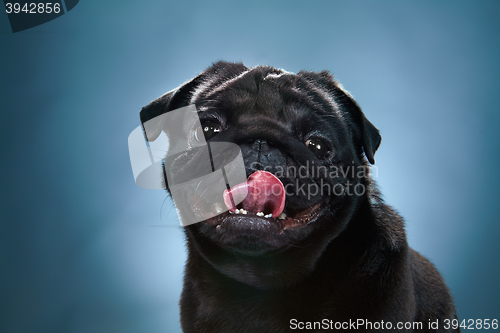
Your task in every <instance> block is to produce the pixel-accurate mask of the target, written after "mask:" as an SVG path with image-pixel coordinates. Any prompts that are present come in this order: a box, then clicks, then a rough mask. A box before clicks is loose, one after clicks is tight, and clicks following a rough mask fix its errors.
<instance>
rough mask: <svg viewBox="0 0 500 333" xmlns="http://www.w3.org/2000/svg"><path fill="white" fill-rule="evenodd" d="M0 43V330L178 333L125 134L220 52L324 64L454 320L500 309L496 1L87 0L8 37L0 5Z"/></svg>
mask: <svg viewBox="0 0 500 333" xmlns="http://www.w3.org/2000/svg"><path fill="white" fill-rule="evenodd" d="M0 52H1V56H0V57H1V58H0V60H1V64H0V83H1V86H0V94H1V95H0V98H1V99H0V102H1V104H0V116H1V117H0V139H1V140H0V156H1V157H0V160H1V163H0V168H1V170H0V171H1V172H0V177H1V178H0V196H1V198H0V269H1V271H0V273H1V274H0V282H1V283H0V306H1V308H0V330H1V331H3V332H52V333H54V332H92V333H97V332H178V331H180V325H179V315H178V299H179V295H180V291H181V286H182V276H183V264H184V261H185V258H186V252H185V247H184V236H183V233H182V230H181V228H180V227H179V226H178V221H177V218H176V214H175V211H174V210H173V209H172V205H171V202H170V200H169V199H165V197H166V195H165V193H164V192H162V191H160V190H144V189H141V188H139V187H137V186H136V185H135V183H134V181H133V177H132V171H131V168H130V161H129V157H128V148H127V137H128V135H129V133H130V132H131V131H132V130H133V129H134V128H135V127H137V126H138V125H139V111H140V109H141V107H142V106H144V105H146V104H147V103H149V102H150V101H151V100H153V99H155V98H156V97H158V96H160V95H161V94H163V93H164V92H166V91H168V90H171V89H173V88H175V87H176V86H178V85H180V84H181V83H183V82H184V81H186V80H188V79H190V78H191V77H193V76H194V75H196V74H197V73H199V72H200V71H202V70H203V69H204V68H205V67H207V66H209V65H210V64H211V62H213V61H217V60H219V59H224V60H232V61H243V62H244V63H245V64H246V65H247V66H254V65H258V64H267V65H272V66H275V67H281V68H284V69H286V70H288V71H293V72H297V71H299V70H300V69H307V70H323V69H327V70H330V71H331V72H332V73H333V74H334V75H335V76H336V78H337V79H338V80H339V81H340V82H341V83H342V84H343V85H344V87H345V88H346V89H347V90H349V91H350V92H352V94H353V95H354V97H355V98H356V99H357V101H358V102H359V104H360V105H361V107H362V108H363V110H364V112H365V114H366V115H367V117H368V119H370V120H371V121H372V122H373V123H374V124H375V125H376V126H377V127H378V128H379V129H380V132H381V134H382V137H383V140H382V145H381V147H380V149H379V151H378V152H377V154H376V156H375V160H376V167H377V170H378V176H377V181H378V183H379V185H380V188H381V190H382V192H383V193H384V197H385V199H386V201H387V202H388V203H389V204H391V205H392V206H393V207H394V208H395V209H396V210H398V211H399V212H400V213H401V214H402V215H403V216H404V217H405V219H406V223H407V232H408V238H409V242H410V244H411V246H412V247H413V248H415V249H416V250H418V251H420V252H421V253H422V254H424V255H425V256H427V257H428V258H429V259H430V260H431V261H432V262H433V263H434V264H435V265H436V266H437V267H438V269H439V270H440V271H441V273H442V274H443V276H444V278H445V279H446V281H447V283H448V285H449V287H450V288H451V290H452V293H453V295H454V297H455V300H456V305H457V307H458V314H459V317H460V318H462V319H469V318H471V319H485V318H489V319H493V318H497V319H500V311H499V310H500V284H499V283H498V280H499V278H500V260H499V259H500V256H499V255H500V242H499V241H498V238H499V236H500V223H499V222H500V202H499V200H498V191H499V188H500V177H499V172H498V165H499V162H500V159H499V157H500V154H499V152H500V139H499V134H498V128H499V125H500V113H499V107H498V105H500V94H499V92H498V90H499V88H500V81H499V80H500V79H499V78H500V65H499V59H500V2H498V1H467V2H464V1H347V0H345V1H302V2H298V1H274V2H273V3H272V4H270V3H269V2H268V1H253V2H251V3H250V2H248V1H247V2H236V3H235V2H225V1H204V2H202V1H199V2H196V1H179V2H172V1H170V2H169V1H124V0H121V1H106V2H104V1H91V0H86V1H80V3H79V4H78V5H77V6H76V7H75V8H74V9H73V10H71V12H68V13H67V14H65V15H63V16H62V17H60V18H58V19H56V20H54V21H51V22H48V23H46V24H44V25H41V26H38V27H35V28H32V29H29V30H26V31H23V32H19V33H16V34H13V33H12V32H11V30H10V26H9V23H8V19H7V15H6V14H0Z"/></svg>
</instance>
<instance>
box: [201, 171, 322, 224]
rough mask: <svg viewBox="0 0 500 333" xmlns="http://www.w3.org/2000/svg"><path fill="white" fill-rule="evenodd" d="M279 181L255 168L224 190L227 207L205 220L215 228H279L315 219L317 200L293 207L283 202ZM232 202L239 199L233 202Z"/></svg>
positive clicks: (320, 206) (318, 208) (283, 190)
mask: <svg viewBox="0 0 500 333" xmlns="http://www.w3.org/2000/svg"><path fill="white" fill-rule="evenodd" d="M285 201H286V192H285V188H284V186H283V183H282V182H281V181H280V180H279V179H278V178H277V177H276V176H275V175H273V174H272V173H270V172H267V171H256V172H254V173H253V174H251V175H250V177H248V180H247V181H246V182H245V183H241V184H238V185H236V186H234V187H232V188H231V189H229V190H226V191H224V203H225V204H226V207H227V209H228V210H229V211H226V212H224V213H222V214H220V215H218V216H216V217H213V218H210V219H208V220H206V221H205V223H206V224H209V225H212V226H215V227H216V228H217V229H218V228H220V226H221V225H222V224H224V223H234V224H238V223H241V224H245V225H246V226H247V227H248V226H250V227H255V228H266V229H267V228H272V229H278V230H279V232H280V233H281V232H283V231H284V230H287V229H295V228H300V227H303V226H305V225H307V224H309V223H310V222H312V221H314V220H316V219H317V218H318V217H319V216H320V215H321V213H322V212H323V208H324V205H323V204H322V203H321V202H320V203H317V204H315V205H313V206H310V207H306V208H302V209H295V208H293V207H287V206H286V205H285ZM235 202H240V203H239V204H237V205H236V204H235Z"/></svg>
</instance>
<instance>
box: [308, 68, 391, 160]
mask: <svg viewBox="0 0 500 333" xmlns="http://www.w3.org/2000/svg"><path fill="white" fill-rule="evenodd" d="M299 75H303V76H304V77H306V78H308V79H313V80H314V82H315V83H317V84H320V86H321V87H322V88H323V89H326V90H327V92H328V93H330V94H331V95H333V97H334V99H335V101H336V102H337V104H338V105H339V106H340V108H341V109H342V110H344V111H345V112H346V113H347V114H348V115H349V116H350V117H351V121H352V123H353V124H354V125H355V126H353V131H354V133H353V134H354V141H355V143H356V146H357V147H360V149H362V151H364V153H365V156H366V158H367V159H368V161H369V162H370V163H371V164H375V158H374V155H375V152H376V151H377V149H378V147H379V146H380V142H381V141H382V137H381V136H380V134H379V131H378V129H377V128H376V127H375V126H374V125H373V124H372V123H371V122H370V121H369V120H368V119H366V117H365V115H364V113H363V112H362V111H361V108H360V107H359V105H358V103H356V101H355V100H354V98H353V97H352V96H351V94H349V92H347V91H346V90H345V89H344V88H343V87H342V85H341V84H340V83H338V82H337V81H336V80H335V79H334V78H333V75H332V74H330V73H329V72H328V71H322V72H320V73H315V72H299Z"/></svg>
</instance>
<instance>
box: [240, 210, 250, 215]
mask: <svg viewBox="0 0 500 333" xmlns="http://www.w3.org/2000/svg"><path fill="white" fill-rule="evenodd" d="M240 212H243V214H247V213H248V212H247V211H246V210H244V209H240Z"/></svg>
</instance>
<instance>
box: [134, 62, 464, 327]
mask: <svg viewBox="0 0 500 333" xmlns="http://www.w3.org/2000/svg"><path fill="white" fill-rule="evenodd" d="M189 104H196V106H197V108H198V110H199V116H200V120H201V121H202V122H203V121H204V120H206V119H215V120H216V121H217V122H219V123H220V124H221V128H222V131H221V132H220V134H218V135H217V136H215V137H214V138H213V139H212V140H211V141H222V142H233V143H236V144H238V145H239V146H240V147H241V150H242V152H243V157H244V159H245V166H246V168H247V170H246V171H247V175H250V174H251V173H252V172H254V171H255V170H257V169H264V168H266V167H267V169H266V170H268V171H271V172H273V173H275V174H276V175H277V176H278V177H279V178H280V180H281V181H282V182H283V184H284V185H287V184H290V186H291V188H294V189H297V188H298V187H300V186H301V185H304V186H306V187H307V185H309V184H319V183H320V182H321V181H323V183H325V184H326V183H328V184H330V185H332V186H334V185H336V184H339V185H342V186H346V184H348V182H350V183H351V184H353V186H354V185H357V184H360V186H362V187H363V188H364V189H366V191H365V192H364V193H362V194H359V195H358V194H355V195H347V194H343V195H333V194H331V193H329V194H328V195H325V194H318V195H312V196H309V197H308V196H304V195H302V194H300V193H299V194H297V193H296V192H294V194H292V195H287V200H286V208H285V209H286V210H287V211H288V212H290V213H291V214H293V212H297V211H300V210H303V209H307V208H308V207H312V206H314V205H316V204H319V205H320V207H322V208H321V213H320V214H319V216H318V217H317V218H316V219H315V220H314V221H312V222H311V223H309V224H306V225H304V226H302V227H298V228H293V229H292V228H291V229H286V230H284V231H283V232H281V233H280V230H279V226H276V227H274V226H273V225H271V226H269V225H266V226H265V227H263V226H259V227H258V228H253V229H252V228H250V227H249V226H248V225H247V224H245V220H244V219H242V220H241V223H222V224H220V223H219V222H220V221H219V222H217V223H219V224H220V226H219V227H218V228H216V225H215V224H214V223H208V222H207V223H205V222H201V223H197V224H193V225H189V226H187V227H186V228H185V231H186V237H187V247H188V261H187V264H186V271H185V278H184V289H183V293H182V298H181V302H180V304H181V323H182V328H183V330H184V332H230V333H234V332H276V333H278V332H290V331H294V330H292V329H291V320H292V319H296V320H297V322H304V323H306V322H321V321H322V320H323V319H327V320H328V321H330V320H331V321H332V322H349V320H354V321H355V320H357V319H364V320H368V321H371V322H381V321H384V322H391V323H394V325H396V322H403V323H405V322H411V323H413V322H421V323H422V324H423V329H422V330H421V331H423V332H427V331H429V332H430V331H432V332H448V331H453V330H446V329H445V328H444V324H445V322H444V320H445V319H450V320H451V319H453V318H455V309H454V305H453V301H452V298H451V296H450V293H449V291H448V289H447V287H446V285H445V283H444V281H443V279H442V278H441V276H440V274H439V273H438V272H437V270H436V269H435V268H434V266H433V265H432V264H430V263H429V262H428V261H427V260H426V259H425V258H424V257H422V256H421V255H420V254H418V253H417V252H415V251H413V250H412V249H411V248H409V246H408V244H407V240H406V236H405V231H404V222H403V220H402V218H401V217H400V216H399V215H398V214H397V213H396V212H394V211H393V210H392V209H391V208H390V207H389V206H388V205H386V204H384V202H383V201H382V199H381V198H380V196H379V194H378V191H377V189H376V187H375V186H374V182H373V180H372V179H371V178H370V177H358V176H357V175H352V174H347V175H341V176H339V177H331V174H328V173H326V172H321V173H318V174H315V175H312V176H309V177H306V178H304V177H298V176H293V175H278V173H279V168H280V167H283V166H293V167H297V168H298V167H301V166H305V165H307V166H308V168H313V167H315V166H316V167H319V166H324V167H327V168H330V169H331V168H332V167H337V168H348V167H349V166H351V167H352V168H357V169H356V170H367V168H368V162H369V163H372V164H373V163H374V154H375V151H376V150H377V148H378V147H379V145H380V141H381V138H380V135H379V133H378V130H377V129H376V128H375V127H374V126H373V125H372V124H371V123H370V122H369V121H368V120H367V119H366V118H365V116H364V114H363V113H362V111H361V109H360V108H359V106H358V105H357V103H356V102H355V101H354V100H353V99H352V97H351V96H350V95H349V94H348V93H347V92H345V91H344V90H343V89H342V87H341V86H340V85H339V84H338V83H337V82H336V81H335V80H334V78H333V76H332V75H331V74H329V73H328V72H326V71H323V72H320V73H314V72H305V71H301V72H299V73H298V74H292V73H287V72H285V71H283V70H280V69H275V68H272V67H266V66H258V67H255V68H252V69H249V68H247V67H245V66H244V65H243V64H235V63H227V62H218V63H216V64H214V65H213V66H211V67H210V68H208V69H207V70H206V71H204V72H203V73H201V74H200V75H198V76H197V77H195V78H194V79H192V80H191V81H189V82H187V83H185V84H184V85H182V86H181V87H179V88H177V89H175V90H173V91H171V92H168V93H166V94H165V95H163V96H162V97H160V98H158V99H157V100H155V101H153V102H151V103H150V104H149V105H148V106H146V107H144V108H143V109H142V111H141V115H140V116H141V121H142V122H143V123H144V122H146V121H147V120H149V119H152V118H154V117H156V116H158V115H160V114H162V113H165V112H168V111H170V110H174V109H177V108H179V107H182V106H186V105H189ZM161 130H162V128H161V127H158V128H157V129H156V130H148V134H149V138H148V139H150V140H154V139H155V138H156V137H157V136H158V134H159V133H160V132H161ZM311 136H315V137H320V138H322V139H323V140H324V142H326V143H328V145H329V146H330V148H331V151H332V153H331V154H330V155H329V156H327V157H324V158H319V157H316V156H314V155H313V154H312V153H311V151H310V150H309V149H308V148H307V147H306V145H305V144H304V143H305V142H306V140H307V139H308V138H309V137H311ZM359 168H361V169H359ZM330 169H329V170H330ZM344 170H345V169H344ZM167 190H168V187H167ZM292 192H293V191H292ZM217 223H216V224H217ZM436 319H438V320H439V324H440V326H439V329H437V330H433V329H430V328H429V326H428V325H429V321H431V322H434V321H435V320H436ZM366 330H368V331H384V330H383V329H379V330H376V329H372V330H371V329H365V328H362V329H359V331H366ZM312 331H328V329H324V328H318V327H317V326H316V329H313V330H312ZM388 331H399V332H411V331H413V330H412V329H407V330H405V329H399V330H398V329H395V327H393V329H392V330H388Z"/></svg>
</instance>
